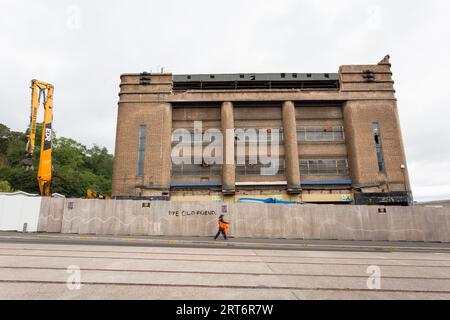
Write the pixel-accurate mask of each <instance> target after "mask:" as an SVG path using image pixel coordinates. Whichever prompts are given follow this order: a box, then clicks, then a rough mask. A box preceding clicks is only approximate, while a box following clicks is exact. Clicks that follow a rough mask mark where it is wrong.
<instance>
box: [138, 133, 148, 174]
mask: <svg viewBox="0 0 450 320" xmlns="http://www.w3.org/2000/svg"><path fill="white" fill-rule="evenodd" d="M146 131H147V128H146V125H144V124H143V125H140V126H139V148H138V169H137V175H138V176H140V177H142V176H144V160H145V142H146V141H145V140H146Z"/></svg>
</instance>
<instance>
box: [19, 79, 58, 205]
mask: <svg viewBox="0 0 450 320" xmlns="http://www.w3.org/2000/svg"><path fill="white" fill-rule="evenodd" d="M41 98H42V99H43V105H44V123H43V126H42V142H41V153H40V157H39V167H38V174H37V179H38V184H39V191H40V193H41V195H42V196H51V195H52V188H51V183H52V121H53V85H51V84H48V83H45V82H42V81H38V80H32V81H31V116H30V126H29V128H28V143H27V150H26V156H25V159H24V161H23V162H22V163H23V164H24V166H25V167H27V168H32V167H33V155H34V146H35V141H36V121H37V114H38V109H39V104H40V101H41Z"/></svg>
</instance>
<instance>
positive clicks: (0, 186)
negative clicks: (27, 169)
mask: <svg viewBox="0 0 450 320" xmlns="http://www.w3.org/2000/svg"><path fill="white" fill-rule="evenodd" d="M12 191H14V190H13V188H11V186H10V185H9V182H8V181H5V180H1V181H0V192H12Z"/></svg>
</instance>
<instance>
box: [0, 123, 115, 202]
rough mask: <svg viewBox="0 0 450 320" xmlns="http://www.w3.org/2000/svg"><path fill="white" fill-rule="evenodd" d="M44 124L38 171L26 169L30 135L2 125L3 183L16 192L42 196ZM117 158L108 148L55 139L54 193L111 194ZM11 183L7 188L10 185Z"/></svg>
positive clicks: (38, 136)
mask: <svg viewBox="0 0 450 320" xmlns="http://www.w3.org/2000/svg"><path fill="white" fill-rule="evenodd" d="M41 134H42V124H38V126H37V129H36V143H35V156H34V161H33V163H34V167H35V169H34V170H28V171H27V170H25V169H23V167H22V165H21V161H22V159H23V158H24V155H25V148H26V142H27V136H26V134H25V133H21V132H14V131H11V130H10V129H9V128H8V127H7V126H5V125H3V124H0V183H3V182H5V184H4V187H3V184H0V190H2V189H1V188H5V189H7V186H9V187H10V188H11V189H14V190H22V191H26V192H30V193H38V192H39V188H38V184H37V178H36V176H37V167H38V159H39V154H40V141H41ZM112 167H113V156H112V155H111V154H109V153H108V150H107V149H106V148H104V147H100V146H97V145H94V146H93V147H92V148H88V147H86V146H84V145H82V144H81V143H79V142H77V141H75V140H73V139H70V138H64V137H61V138H57V137H54V139H53V192H56V193H61V194H63V195H65V196H66V197H85V196H86V190H87V189H88V188H90V189H92V190H95V191H96V192H102V193H103V194H111V177H112ZM6 183H7V185H6Z"/></svg>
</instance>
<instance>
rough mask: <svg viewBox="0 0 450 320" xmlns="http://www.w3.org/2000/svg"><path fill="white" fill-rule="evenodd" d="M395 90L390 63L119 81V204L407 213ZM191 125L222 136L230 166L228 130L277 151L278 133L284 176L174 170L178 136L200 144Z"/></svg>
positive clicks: (196, 166)
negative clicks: (275, 204)
mask: <svg viewBox="0 0 450 320" xmlns="http://www.w3.org/2000/svg"><path fill="white" fill-rule="evenodd" d="M393 83H394V82H393V80H392V72H391V64H390V62H389V56H387V57H385V58H384V59H383V60H382V61H381V62H380V63H378V64H376V65H345V66H341V67H340V68H339V73H325V74H323V73H321V74H317V73H312V74H303V73H277V74H258V73H257V74H192V75H187V74H186V75H172V74H169V73H145V72H144V73H141V74H123V75H122V76H121V84H120V93H119V96H120V99H119V110H118V119H117V133H116V150H115V160H114V174H113V196H114V197H117V198H134V197H164V198H170V199H171V200H186V201H191V200H225V201H237V200H239V199H240V198H282V199H285V200H293V201H303V202H311V203H354V204H397V205H398V204H401V205H407V204H410V203H411V202H412V195H411V188H410V183H409V178H408V171H407V166H406V158H405V151H404V146H403V141H402V135H401V130H400V124H399V116H398V111H397V104H396V98H395V90H394V87H393ZM194 121H201V124H202V128H201V133H204V132H205V130H208V129H210V128H218V129H220V130H221V131H222V133H224V147H223V148H224V149H223V157H224V158H226V157H227V152H228V156H230V153H231V152H230V149H225V145H229V144H230V143H231V144H234V145H237V144H238V143H239V142H238V138H237V136H230V135H226V134H225V132H226V130H228V131H230V130H235V131H234V132H237V131H238V130H239V129H243V130H246V129H250V128H253V129H255V130H256V129H257V130H258V132H261V131H263V132H264V131H265V132H266V133H267V135H266V139H268V140H269V141H270V142H271V143H274V140H273V139H274V138H273V136H275V135H274V134H273V132H275V131H277V132H279V133H280V134H279V137H278V138H276V139H277V142H279V170H278V172H277V173H276V174H274V175H262V174H261V167H264V165H263V164H254V163H249V161H248V159H247V160H246V161H244V163H242V162H241V163H234V162H233V163H226V164H223V165H222V164H207V165H205V163H192V164H186V163H182V164H175V163H173V161H172V157H171V154H172V150H173V148H174V146H175V144H176V142H177V141H175V139H174V138H173V133H174V132H175V131H176V130H177V129H185V130H187V131H186V132H188V133H189V134H191V135H192V138H193V141H195V139H196V138H194V135H195V133H196V130H197V129H195V125H194ZM232 132H233V131H232ZM271 139H272V140H271ZM233 140H234V141H233ZM247 141H248V140H247ZM200 145H201V147H200V148H205V147H206V144H205V141H204V140H202V141H201V142H200ZM201 150H202V149H201ZM246 151H248V152H249V154H251V151H249V150H248V148H247V149H246ZM234 153H235V154H234V155H232V157H233V159H234V158H235V157H236V151H235V150H234ZM248 156H249V155H248V154H247V157H248Z"/></svg>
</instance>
